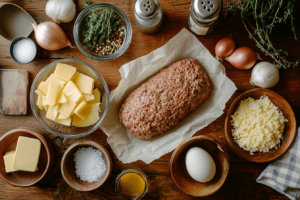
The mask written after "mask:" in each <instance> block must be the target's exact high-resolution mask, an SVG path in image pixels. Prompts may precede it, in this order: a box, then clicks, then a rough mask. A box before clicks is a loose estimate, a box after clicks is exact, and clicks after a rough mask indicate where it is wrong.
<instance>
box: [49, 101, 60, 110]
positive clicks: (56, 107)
mask: <svg viewBox="0 0 300 200" xmlns="http://www.w3.org/2000/svg"><path fill="white" fill-rule="evenodd" d="M51 107H52V108H53V109H54V110H58V108H59V103H57V104H55V105H54V106H51Z"/></svg>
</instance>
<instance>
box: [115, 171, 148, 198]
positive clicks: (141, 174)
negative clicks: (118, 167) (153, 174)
mask: <svg viewBox="0 0 300 200" xmlns="http://www.w3.org/2000/svg"><path fill="white" fill-rule="evenodd" d="M127 173H134V174H137V175H139V176H140V177H141V178H142V179H143V181H144V183H145V189H144V191H143V193H142V194H141V195H140V196H128V195H127V194H125V193H124V192H123V191H122V189H121V185H120V181H121V178H122V176H124V175H125V174H127ZM148 187H149V185H148V181H147V176H146V175H145V174H144V173H143V172H142V171H141V170H139V169H125V170H123V171H122V172H121V173H120V174H119V175H118V176H117V178H116V182H115V190H116V191H117V193H118V194H119V196H121V197H122V198H123V199H128V200H135V199H142V198H143V197H144V196H145V194H146V193H147V192H148Z"/></svg>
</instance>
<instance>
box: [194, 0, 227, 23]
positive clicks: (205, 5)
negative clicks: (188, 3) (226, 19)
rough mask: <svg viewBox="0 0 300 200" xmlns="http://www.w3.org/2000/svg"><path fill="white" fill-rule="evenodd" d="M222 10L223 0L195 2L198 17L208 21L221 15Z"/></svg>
mask: <svg viewBox="0 0 300 200" xmlns="http://www.w3.org/2000/svg"><path fill="white" fill-rule="evenodd" d="M221 8H222V1H221V0H195V1H194V5H193V9H194V12H195V14H197V15H198V16H200V17H202V18H204V19H208V18H212V17H214V16H216V15H217V14H219V12H220V11H221Z"/></svg>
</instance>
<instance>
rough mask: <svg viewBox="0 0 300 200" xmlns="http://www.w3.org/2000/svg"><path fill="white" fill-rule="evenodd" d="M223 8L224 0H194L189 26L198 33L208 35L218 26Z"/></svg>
mask: <svg viewBox="0 0 300 200" xmlns="http://www.w3.org/2000/svg"><path fill="white" fill-rule="evenodd" d="M222 10H223V0H193V1H192V3H191V8H190V16H189V21H188V23H189V27H190V29H191V31H193V32H194V33H195V34H197V35H208V34H210V33H211V32H212V31H213V30H214V29H215V27H216V25H217V23H218V21H219V19H220V16H221V13H222Z"/></svg>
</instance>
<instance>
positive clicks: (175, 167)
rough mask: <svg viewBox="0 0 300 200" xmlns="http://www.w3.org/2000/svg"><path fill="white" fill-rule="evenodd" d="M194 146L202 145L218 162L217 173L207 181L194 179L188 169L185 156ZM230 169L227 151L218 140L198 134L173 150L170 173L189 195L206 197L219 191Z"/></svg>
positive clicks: (180, 187)
mask: <svg viewBox="0 0 300 200" xmlns="http://www.w3.org/2000/svg"><path fill="white" fill-rule="evenodd" d="M192 147H200V148H202V149H204V150H205V151H207V152H208V153H209V154H210V155H211V157H212V158H213V159H214V161H215V164H216V174H215V176H214V178H213V179H212V180H210V181H209V182H207V183H200V182H197V181H195V180H194V179H192V177H191V176H190V175H189V173H188V172H187V169H186V165H185V157H186V153H187V152H188V150H189V149H190V148H192ZM228 171H229V159H228V154H227V151H226V150H225V149H224V148H223V147H222V146H221V145H220V143H219V142H217V141H216V140H214V139H212V138H210V137H208V136H204V135H201V136H196V137H192V138H189V139H187V140H185V141H183V142H182V143H181V144H180V145H179V146H178V147H177V148H176V149H175V151H174V152H173V154H172V157H171V160H170V173H171V177H172V180H173V182H174V183H175V184H176V185H177V187H178V188H179V189H180V190H181V191H183V192H185V193H186V194H188V195H191V196H195V197H205V196H209V195H212V194H213V193H215V192H216V191H218V190H219V189H220V188H221V187H222V185H223V184H224V182H225V180H226V177H227V175H228Z"/></svg>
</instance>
